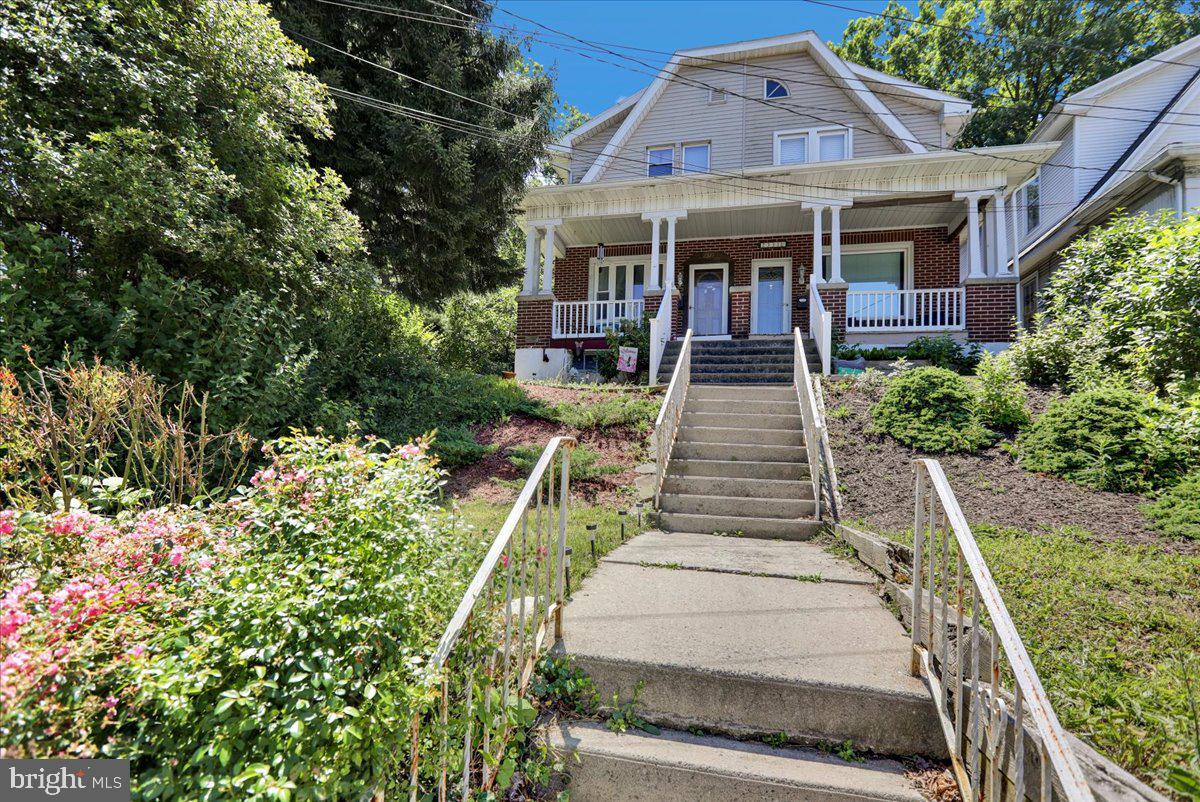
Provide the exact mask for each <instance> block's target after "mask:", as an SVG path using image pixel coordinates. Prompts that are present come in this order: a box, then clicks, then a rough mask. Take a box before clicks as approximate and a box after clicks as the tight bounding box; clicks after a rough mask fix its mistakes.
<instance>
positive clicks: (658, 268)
mask: <svg viewBox="0 0 1200 802" xmlns="http://www.w3.org/2000/svg"><path fill="white" fill-rule="evenodd" d="M642 219H643V220H648V221H649V222H650V230H651V232H653V233H652V236H651V237H650V275H649V276H647V277H646V279H647V281H646V291H647V292H657V291H658V290H661V289H662V288H663V280H662V257H661V255H660V254H659V245H658V243H659V238H658V235H659V231H660V230H661V228H662V216H661V215H657V214H650V213H649V212H647V213H646V214H643V215H642Z"/></svg>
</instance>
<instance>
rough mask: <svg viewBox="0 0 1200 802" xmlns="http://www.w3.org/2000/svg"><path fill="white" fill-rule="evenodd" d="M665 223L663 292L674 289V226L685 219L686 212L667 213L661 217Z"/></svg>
mask: <svg viewBox="0 0 1200 802" xmlns="http://www.w3.org/2000/svg"><path fill="white" fill-rule="evenodd" d="M663 217H664V218H666V221H667V275H666V278H665V279H664V280H663V283H662V286H663V291H664V292H670V291H671V290H673V289H675V224H676V223H677V222H679V221H680V220H683V219H684V218H686V217H687V212H668V213H666V214H664V215H663Z"/></svg>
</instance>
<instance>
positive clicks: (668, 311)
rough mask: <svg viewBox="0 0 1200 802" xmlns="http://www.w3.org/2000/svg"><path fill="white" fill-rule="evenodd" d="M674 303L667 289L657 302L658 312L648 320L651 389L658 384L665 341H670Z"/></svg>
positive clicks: (665, 345)
mask: <svg viewBox="0 0 1200 802" xmlns="http://www.w3.org/2000/svg"><path fill="white" fill-rule="evenodd" d="M674 303H675V301H674V299H673V298H672V297H671V290H670V289H668V290H667V291H666V292H664V293H663V296H662V300H661V301H659V304H658V311H657V312H656V313H655V315H654V317H653V318H651V319H650V376H649V384H650V386H651V387H654V386H656V385H657V384H658V370H659V368H660V367H662V355H663V351H664V350H665V349H666V347H667V341H668V340H670V339H671V321H672V319H673V317H674V315H673V312H674ZM676 364H678V363H676Z"/></svg>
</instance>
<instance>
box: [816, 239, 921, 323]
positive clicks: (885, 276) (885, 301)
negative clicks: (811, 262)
mask: <svg viewBox="0 0 1200 802" xmlns="http://www.w3.org/2000/svg"><path fill="white" fill-rule="evenodd" d="M904 258H905V253H904V251H874V252H863V253H854V252H850V253H843V254H842V280H843V281H845V282H846V283H847V284H849V285H850V287H849V289H850V290H851V291H854V292H862V291H872V290H874V291H887V290H902V289H904ZM823 261H824V265H823V267H824V272H825V277H826V278H827V279H828V278H829V274H830V266H829V255H828V254H826V255H825V257H824V259H823ZM903 303H904V301H903V299H902V298H901V297H899V296H894V295H850V296H847V298H846V319H847V320H848V321H853V320H856V319H859V318H866V317H881V316H887V317H895V316H897V315H898V314H901V313H903V312H904V311H905V310H904V309H902V308H901V307H902V306H903Z"/></svg>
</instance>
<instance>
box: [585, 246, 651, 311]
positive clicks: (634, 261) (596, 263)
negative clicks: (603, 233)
mask: <svg viewBox="0 0 1200 802" xmlns="http://www.w3.org/2000/svg"><path fill="white" fill-rule="evenodd" d="M622 265H624V266H625V298H624V299H623V300H626V301H632V300H636V299H634V298H633V297H631V296H632V292H633V284H634V282H633V267H634V265H642V297H641V299H640V300H642V301H645V300H646V290H647V289H648V288H649V287H650V254H648V253H647V254H639V255H637V256H619V257H617V258H615V259H613V258H612V257H607V258H605V260H604V266H605V267H607V268H608V287H607V288H606V289H607V291H608V295H609V297H608V298H607V299H606V300H608V301H616V300H617V299H616V298H615V297H614V296H615V295H616V292H617V268H618V267H620V266H622ZM599 289H600V260H599V259H597V258H596V257H592V259H591V261H590V264H589V265H588V300H589V301H597V300H600V299H598V298H597V297H596V296H597V295H599Z"/></svg>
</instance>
